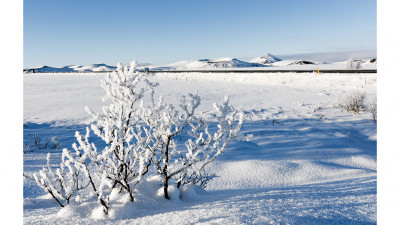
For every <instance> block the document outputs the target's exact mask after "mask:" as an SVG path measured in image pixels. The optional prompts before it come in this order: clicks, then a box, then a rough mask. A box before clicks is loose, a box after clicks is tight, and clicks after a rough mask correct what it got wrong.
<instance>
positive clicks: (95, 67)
mask: <svg viewBox="0 0 400 225" xmlns="http://www.w3.org/2000/svg"><path fill="white" fill-rule="evenodd" d="M116 68H117V67H115V66H109V65H106V64H104V63H100V64H91V65H88V66H80V65H70V66H64V67H51V66H42V67H34V68H27V69H24V71H25V72H27V73H65V72H99V71H114V70H115V69H116Z"/></svg>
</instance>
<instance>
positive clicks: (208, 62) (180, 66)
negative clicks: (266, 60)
mask: <svg viewBox="0 0 400 225" xmlns="http://www.w3.org/2000/svg"><path fill="white" fill-rule="evenodd" d="M265 66H266V65H263V64H260V63H253V62H245V61H242V60H239V59H236V58H213V59H199V60H184V61H180V62H176V63H172V64H168V65H163V66H154V67H152V69H154V70H174V69H177V70H191V69H212V68H240V67H265Z"/></svg>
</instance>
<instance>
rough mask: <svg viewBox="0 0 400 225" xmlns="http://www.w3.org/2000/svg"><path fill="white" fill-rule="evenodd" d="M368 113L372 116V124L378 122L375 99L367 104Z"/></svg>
mask: <svg viewBox="0 0 400 225" xmlns="http://www.w3.org/2000/svg"><path fill="white" fill-rule="evenodd" d="M368 111H369V112H370V113H371V116H372V120H373V121H374V123H375V124H376V123H377V121H378V114H377V113H378V104H377V101H376V99H374V100H373V101H371V102H370V103H369V104H368Z"/></svg>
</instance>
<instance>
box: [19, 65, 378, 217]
mask: <svg viewBox="0 0 400 225" xmlns="http://www.w3.org/2000/svg"><path fill="white" fill-rule="evenodd" d="M103 76H104V74H100V75H99V74H96V73H93V74H91V73H85V74H77V73H73V74H66V73H63V74H25V75H24V142H25V144H24V146H25V148H24V151H26V153H24V173H25V174H26V175H27V176H28V177H29V176H31V175H32V173H34V172H38V171H39V170H40V169H41V168H42V167H44V166H45V165H46V154H47V153H48V152H51V153H52V159H54V161H53V162H54V165H57V164H58V163H59V161H60V155H61V149H62V148H64V147H65V148H69V149H71V145H72V143H73V142H74V141H75V137H74V134H75V131H76V130H79V131H84V130H85V128H86V125H85V122H86V121H87V120H88V119H89V115H88V114H87V113H86V112H85V110H84V107H85V106H90V107H91V108H92V109H93V110H94V111H97V112H100V111H101V107H102V105H103V102H102V100H101V98H102V97H103V96H104V95H105V92H104V90H103V89H102V88H101V87H100V79H101V78H102V77H103ZM150 79H152V80H157V82H159V83H160V86H159V87H157V89H156V91H157V93H158V94H159V95H163V96H165V98H166V99H169V100H170V101H172V102H177V101H178V99H179V97H180V96H181V95H184V94H186V93H194V92H195V91H196V90H198V93H199V95H200V96H201V97H202V99H201V101H202V104H201V106H200V111H203V112H206V111H209V110H211V109H212V104H213V103H214V102H221V101H222V100H223V98H224V96H225V95H229V97H230V100H231V101H230V102H231V104H232V105H234V106H237V107H239V106H240V107H242V108H243V109H244V110H246V121H245V123H244V125H243V127H242V130H241V132H242V134H243V135H245V136H246V137H247V138H246V140H241V141H233V142H231V144H230V145H229V149H228V151H227V152H226V153H225V154H224V155H222V156H220V157H219V158H217V159H216V161H214V162H213V163H212V164H211V165H210V169H211V170H213V171H216V175H217V177H216V178H214V179H213V180H211V181H210V182H209V183H208V185H207V187H206V189H205V191H203V190H200V189H192V190H189V191H188V192H187V195H182V196H180V197H177V198H174V199H172V200H170V201H168V200H165V199H163V198H162V197H159V196H158V197H154V198H151V199H150V200H146V199H145V198H143V199H140V198H139V200H138V201H136V202H134V203H130V204H127V205H123V204H119V205H118V204H116V205H115V206H114V207H115V208H114V213H111V214H110V217H109V218H99V217H98V216H96V213H94V212H93V209H94V206H93V205H91V204H88V205H76V206H73V207H67V208H64V209H62V210H61V207H59V206H58V205H57V203H56V202H55V201H54V200H53V199H52V198H51V197H49V196H48V195H46V193H45V192H44V191H43V190H42V189H40V188H39V187H38V186H37V185H36V184H35V182H34V181H32V180H30V179H27V178H25V179H24V223H25V224H375V223H376V221H377V218H376V215H377V202H376V196H377V195H376V190H377V189H376V185H377V177H376V174H377V170H376V164H377V163H376V155H377V152H376V142H377V140H376V124H375V123H374V122H373V119H372V116H371V113H370V112H368V110H365V111H363V112H361V113H359V114H354V113H352V112H347V111H346V110H344V109H342V108H340V107H338V105H339V103H341V102H342V101H343V99H346V98H348V96H351V95H353V94H354V93H365V96H366V100H365V103H366V105H370V103H371V102H373V101H374V100H375V99H376V79H377V75H376V74H359V73H358V74H316V73H310V74H304V73H301V74H295V73H284V72H282V73H267V74H260V73H257V74H239V73H230V74H226V73H224V74H219V73H179V74H178V73H177V74H173V73H157V74H156V75H154V77H151V78H150ZM35 136H36V139H37V137H38V136H40V138H41V140H42V147H41V149H38V148H37V147H36V146H35V144H34V141H35ZM51 138H53V139H52V140H54V138H57V140H58V141H57V142H56V143H60V144H59V146H57V148H56V146H55V144H56V143H55V142H53V141H50V142H49V144H48V146H44V144H45V142H46V140H50V139H51ZM99 145H101V144H100V143H99ZM52 147H54V148H52Z"/></svg>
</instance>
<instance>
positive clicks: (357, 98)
mask: <svg viewBox="0 0 400 225" xmlns="http://www.w3.org/2000/svg"><path fill="white" fill-rule="evenodd" d="M365 99H366V96H365V93H358V92H356V93H353V94H351V95H349V96H347V97H345V98H341V99H340V101H339V104H338V106H339V107H340V108H343V109H345V110H346V111H347V112H354V113H356V114H358V113H360V112H361V111H363V110H365V109H366V108H367V106H366V105H365Z"/></svg>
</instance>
